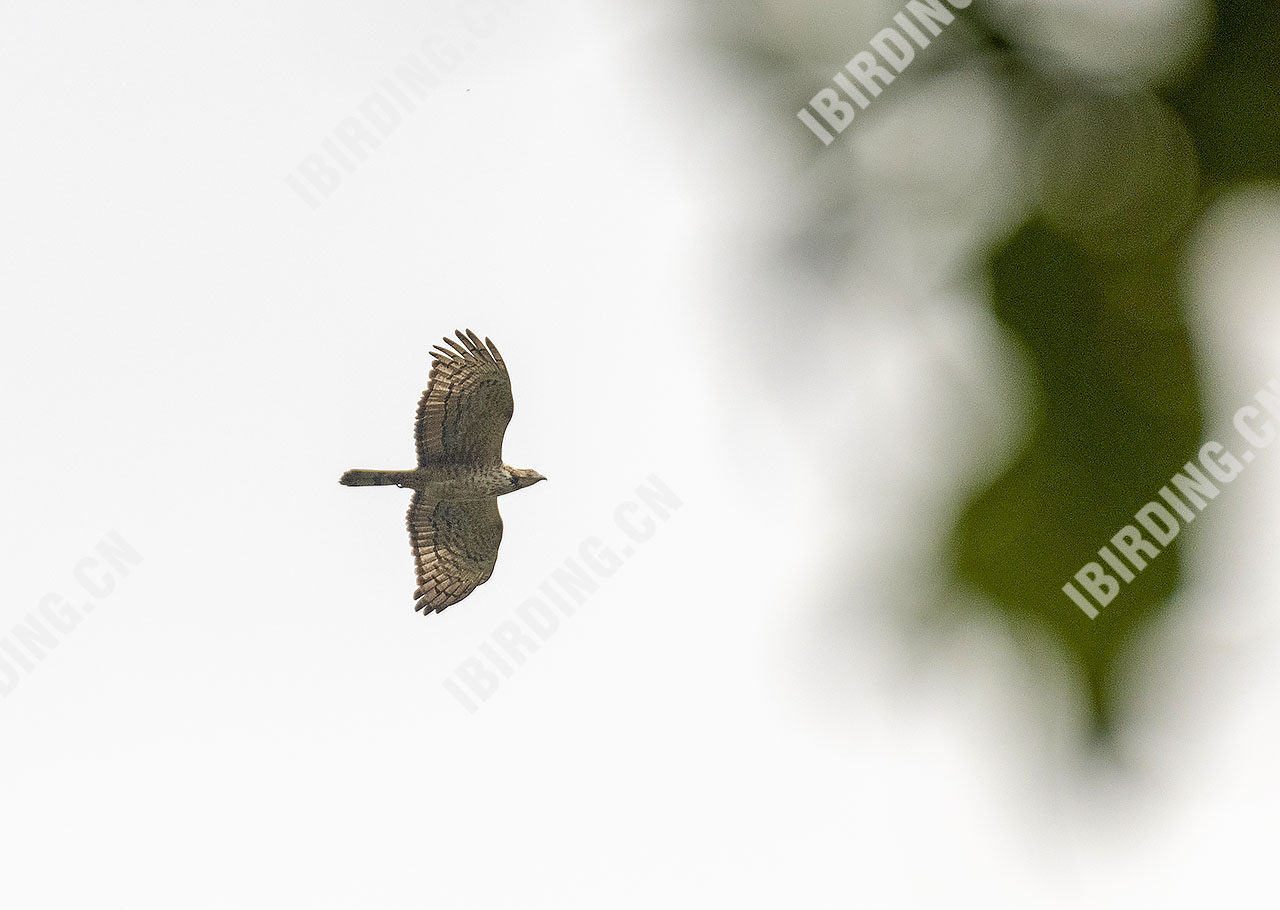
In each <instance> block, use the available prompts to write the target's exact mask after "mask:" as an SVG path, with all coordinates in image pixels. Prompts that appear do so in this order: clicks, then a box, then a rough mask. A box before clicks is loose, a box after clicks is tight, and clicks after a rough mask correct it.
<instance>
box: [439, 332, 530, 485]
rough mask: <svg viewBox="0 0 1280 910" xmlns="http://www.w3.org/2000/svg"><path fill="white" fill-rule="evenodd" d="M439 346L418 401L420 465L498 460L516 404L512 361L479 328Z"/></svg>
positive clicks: (481, 462) (447, 339)
mask: <svg viewBox="0 0 1280 910" xmlns="http://www.w3.org/2000/svg"><path fill="white" fill-rule="evenodd" d="M457 335H458V340H459V341H461V342H462V343H461V344H459V343H458V342H456V341H454V340H453V339H452V338H445V344H447V345H449V348H452V350H450V349H449V348H444V347H441V346H439V345H436V348H435V350H434V351H432V352H431V356H432V357H434V358H435V360H434V361H433V362H432V364H431V378H430V380H429V381H428V383H427V390H426V391H425V392H423V393H422V399H421V400H420V401H419V402H418V422H417V427H416V432H415V435H416V436H417V442H418V464H419V465H425V464H428V463H430V462H433V461H448V462H455V463H458V462H461V463H465V464H484V465H498V464H501V463H502V436H503V434H504V433H506V431H507V424H508V423H510V422H511V412H512V410H513V403H512V399H511V377H510V376H508V375H507V365H506V364H505V363H503V362H502V355H501V354H499V353H498V348H497V346H496V345H494V343H493V342H492V341H490V340H489V339H488V338H486V339H485V340H484V341H483V342H481V341H480V339H479V337H477V336H476V333H475V332H472V331H468V332H467V333H466V334H465V335H464V334H463V333H462V332H458V333H457Z"/></svg>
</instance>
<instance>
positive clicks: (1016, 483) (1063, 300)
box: [711, 0, 1280, 738]
mask: <svg viewBox="0 0 1280 910" xmlns="http://www.w3.org/2000/svg"><path fill="white" fill-rule="evenodd" d="M1020 10H1026V7H1025V6H1023V7H1020V6H1016V5H1015V6H1004V7H999V8H997V7H995V6H993V5H988V4H985V3H983V2H982V0H977V2H975V3H973V4H972V5H971V6H970V7H969V8H968V9H966V10H964V11H963V12H957V14H956V15H957V22H956V23H955V24H954V25H952V26H950V27H949V29H948V30H947V31H946V32H944V33H943V35H942V36H941V37H940V38H938V39H936V40H935V41H934V43H933V44H932V45H931V46H930V47H929V48H928V50H927V52H922V53H920V54H918V55H917V57H918V58H919V59H917V61H916V62H915V63H914V64H913V65H912V66H911V67H910V68H909V69H908V70H907V71H906V72H905V73H904V74H903V78H904V81H908V82H909V81H914V80H920V79H946V78H948V77H949V76H952V75H954V74H956V73H959V72H961V71H964V70H967V69H975V68H976V69H979V70H981V71H982V72H985V73H987V74H991V75H993V76H994V78H995V80H996V82H997V83H998V84H999V85H1000V89H1001V91H1002V92H1003V94H1004V97H1005V99H1006V101H1007V102H1008V104H1009V106H1010V107H1011V108H1012V109H1013V110H1014V111H1016V112H1017V114H1016V115H1017V117H1018V118H1020V119H1021V120H1022V121H1023V122H1022V124H1021V128H1022V130H1023V134H1024V135H1027V136H1039V137H1041V144H1040V147H1039V148H1038V150H1037V152H1038V156H1039V159H1040V160H1039V164H1040V167H1039V169H1038V172H1037V173H1038V177H1039V178H1040V179H1039V186H1037V187H1036V189H1037V190H1038V191H1039V192H1038V194H1037V198H1038V200H1039V205H1038V206H1037V208H1036V210H1035V211H1032V212H1031V213H1029V214H1028V215H1027V217H1026V220H1025V222H1024V223H1022V224H1020V225H1017V226H1016V227H1015V228H1014V229H1013V230H1012V231H1010V232H1009V235H1008V236H1007V237H1005V238H1004V239H1002V240H1001V241H1000V242H998V243H996V244H994V247H993V249H991V250H990V251H989V253H988V255H987V257H986V262H985V271H986V273H987V275H988V278H989V286H990V290H991V306H992V308H993V312H994V314H995V316H996V317H997V318H998V319H999V320H1000V321H1001V323H1002V324H1003V325H1005V326H1006V327H1007V329H1008V330H1009V332H1010V333H1011V334H1012V335H1013V336H1014V337H1015V338H1016V339H1017V340H1018V341H1019V342H1020V343H1021V345H1022V347H1023V349H1024V351H1025V353H1026V356H1027V358H1028V360H1029V365H1030V368H1031V373H1032V376H1033V377H1034V381H1035V383H1036V389H1035V400H1036V412H1035V416H1034V418H1033V423H1032V428H1031V431H1030V433H1029V434H1028V435H1027V437H1026V439H1025V441H1024V444H1023V448H1022V450H1021V451H1020V452H1019V453H1018V454H1017V455H1016V456H1015V457H1014V458H1013V460H1012V463H1011V465H1010V466H1009V467H1008V468H1007V470H1005V471H1004V473H1003V474H1002V475H1001V476H999V477H998V478H997V479H996V480H995V481H994V482H992V483H991V484H990V486H988V487H987V488H986V489H984V490H981V491H980V492H978V493H977V494H976V495H975V496H974V497H973V498H972V500H971V501H970V502H968V503H967V504H966V505H965V507H964V508H963V510H962V512H961V514H960V516H959V518H958V520H957V523H956V526H955V530H954V547H953V551H952V552H953V554H954V564H953V567H952V568H953V570H954V572H955V573H956V574H957V575H958V576H959V577H960V578H961V579H963V580H964V581H966V582H967V583H968V584H970V585H972V586H974V587H976V588H977V589H979V590H981V591H982V592H984V593H985V594H987V595H988V596H989V598H990V599H991V600H993V601H994V602H995V603H996V604H997V606H998V608H999V609H1000V610H1002V611H1003V612H1004V613H1005V614H1006V615H1007V617H1008V618H1009V620H1010V622H1011V623H1012V624H1013V625H1015V626H1019V625H1030V626H1032V627H1034V628H1035V629H1037V630H1039V631H1041V632H1047V633H1048V634H1049V636H1050V637H1051V639H1052V640H1053V641H1055V642H1057V643H1058V644H1059V645H1060V646H1061V648H1062V649H1063V652H1064V653H1065V654H1067V655H1068V656H1069V657H1070V659H1071V661H1072V663H1073V664H1074V665H1075V666H1076V667H1077V668H1078V670H1079V674H1080V679H1081V681H1082V683H1083V684H1084V686H1085V687H1086V688H1087V690H1088V692H1089V699H1090V704H1091V706H1092V729H1093V732H1094V733H1095V734H1096V735H1097V736H1098V737H1099V738H1106V737H1107V736H1109V735H1110V734H1112V733H1114V732H1115V730H1116V729H1117V724H1118V722H1119V719H1120V717H1121V716H1122V714H1123V711H1122V707H1123V703H1124V693H1123V692H1122V691H1120V688H1119V684H1118V681H1119V674H1118V672H1117V671H1118V669H1119V668H1120V666H1121V665H1122V663H1123V662H1124V660H1125V658H1126V656H1127V649H1128V648H1129V647H1130V646H1131V645H1132V644H1133V642H1134V641H1135V633H1136V632H1137V631H1138V630H1139V629H1140V628H1141V627H1142V626H1143V624H1145V623H1148V622H1150V621H1152V620H1155V619H1157V618H1158V617H1159V615H1160V613H1161V612H1162V610H1163V609H1164V608H1165V607H1166V605H1167V604H1168V602H1169V598H1170V595H1171V594H1172V593H1173V591H1174V590H1175V589H1176V588H1177V586H1178V584H1179V583H1180V581H1181V580H1182V574H1183V572H1182V569H1181V565H1180V560H1179V555H1178V545H1179V544H1180V543H1181V538H1179V539H1178V540H1176V541H1174V543H1173V545H1172V546H1171V547H1170V548H1169V549H1168V550H1166V551H1165V552H1164V553H1162V554H1161V555H1160V557H1159V558H1157V559H1156V560H1154V561H1153V562H1152V563H1151V564H1150V565H1149V566H1148V568H1147V569H1146V570H1145V571H1144V572H1142V573H1140V574H1139V575H1138V576H1137V579H1136V580H1135V581H1134V582H1133V583H1132V584H1128V585H1124V586H1122V589H1121V591H1120V594H1119V596H1117V597H1116V599H1115V600H1114V601H1112V602H1111V604H1110V605H1109V606H1107V607H1105V608H1104V609H1102V611H1101V613H1100V615H1099V616H1098V618H1097V619H1093V620H1091V619H1089V618H1088V617H1087V616H1086V615H1085V613H1084V612H1083V611H1081V610H1080V609H1079V608H1077V607H1076V606H1075V605H1074V604H1073V603H1072V601H1071V600H1070V599H1068V598H1067V597H1066V595H1064V594H1063V592H1062V586H1063V585H1064V584H1065V583H1066V582H1068V581H1070V580H1071V579H1072V577H1073V576H1074V574H1075V573H1076V572H1077V571H1078V570H1079V569H1080V568H1081V567H1082V566H1083V565H1084V564H1086V563H1087V562H1090V561H1094V560H1097V559H1098V556H1097V553H1098V549H1099V548H1100V547H1102V546H1103V545H1105V544H1107V543H1108V541H1109V540H1110V539H1111V537H1112V535H1114V534H1115V533H1116V532H1117V531H1119V530H1120V529H1121V528H1122V527H1124V526H1125V525H1126V524H1130V523H1131V522H1132V520H1133V515H1134V513H1135V512H1136V511H1137V510H1138V509H1140V508H1141V507H1142V506H1143V505H1145V504H1146V503H1147V502H1149V501H1151V500H1153V499H1154V498H1156V496H1157V493H1158V491H1159V489H1160V488H1161V487H1162V486H1164V485H1165V484H1166V483H1167V482H1168V480H1169V478H1170V477H1171V475H1172V474H1173V473H1174V472H1175V471H1177V470H1179V469H1180V468H1181V466H1182V465H1183V464H1185V463H1186V462H1187V461H1188V460H1190V459H1192V458H1193V457H1195V455H1196V452H1197V449H1198V447H1199V444H1200V442H1201V437H1202V432H1203V427H1204V423H1205V419H1204V415H1203V413H1202V408H1201V403H1200V392H1199V386H1198V382H1197V362H1196V361H1197V357H1196V352H1195V351H1194V350H1193V347H1192V340H1191V337H1190V334H1189V332H1188V329H1187V322H1186V309H1187V308H1186V299H1185V290H1184V285H1185V278H1186V276H1185V238H1186V237H1187V234H1188V232H1189V230H1190V229H1192V228H1193V227H1194V226H1195V224H1196V221H1197V219H1198V218H1199V216H1200V215H1201V214H1202V213H1203V212H1204V211H1205V209H1206V208H1207V207H1208V206H1209V205H1211V204H1212V203H1213V202H1214V200H1215V199H1216V198H1218V197H1219V196H1220V195H1221V194H1222V193H1224V192H1227V191H1230V190H1233V189H1235V188H1237V187H1239V186H1240V185H1242V184H1244V183H1247V182H1252V181H1260V180H1267V181H1271V180H1276V179H1277V178H1280V63H1278V61H1280V3H1278V2H1277V0H1219V2H1218V3H1217V4H1216V5H1215V6H1213V7H1212V10H1211V12H1210V19H1209V21H1210V26H1209V29H1208V32H1207V34H1206V35H1205V39H1204V43H1203V45H1202V46H1200V47H1198V48H1195V49H1192V50H1191V52H1190V54H1189V60H1190V63H1189V64H1188V65H1187V66H1185V67H1184V68H1183V69H1181V70H1180V71H1178V72H1177V74H1176V75H1174V76H1172V77H1168V79H1169V81H1168V82H1167V83H1166V84H1161V85H1148V86H1140V85H1135V84H1132V80H1130V84H1128V85H1127V87H1126V88H1125V89H1124V90H1123V91H1121V90H1117V89H1116V88H1114V84H1113V85H1103V84H1101V83H1100V82H1099V81H1098V80H1097V78H1096V77H1090V76H1088V75H1086V74H1084V73H1083V72H1076V71H1072V70H1071V69H1070V68H1069V67H1068V66H1066V65H1064V62H1063V61H1061V60H1048V59H1040V58H1038V56H1037V55H1041V56H1042V55H1043V53H1044V52H1043V51H1042V50H1037V49H1036V48H1034V47H1032V46H1030V45H1026V46H1023V45H1020V44H1019V35H1018V34H1016V33H1008V34H1006V33H1005V30H1004V29H1003V28H1002V22H1003V23H1008V22H1009V20H1008V18H1007V17H1008V16H1010V15H1017V14H1018V13H1019V11H1020ZM714 12H715V13H718V14H719V15H718V16H717V15H713V17H712V20H711V21H712V23H713V25H712V29H711V40H712V41H713V43H718V44H720V45H722V46H725V47H727V48H728V49H730V50H731V51H732V52H733V53H734V54H735V55H736V57H737V59H739V60H742V61H744V62H746V63H747V64H748V65H749V66H750V67H751V69H752V70H753V71H754V72H755V73H756V74H757V76H758V77H759V86H760V94H761V95H762V96H763V97H765V98H768V99H770V100H771V101H772V103H773V104H774V106H775V107H776V110H777V111H778V113H779V117H780V121H779V122H786V121H784V120H782V119H781V118H784V117H785V118H789V120H790V121H791V128H792V129H793V130H794V131H795V132H797V133H800V134H803V139H804V146H803V151H802V152H801V154H803V155H806V156H815V157H816V156H819V155H824V154H829V150H826V149H822V148H820V147H816V143H814V142H813V141H812V139H813V137H812V136H809V135H808V134H805V133H804V130H803V127H797V126H796V125H795V122H794V111H795V110H796V109H798V108H799V107H800V105H801V104H802V103H803V102H804V101H807V100H808V98H809V97H811V96H812V95H813V93H814V92H816V91H817V90H818V89H819V88H822V87H824V86H826V85H827V84H829V83H828V79H829V76H828V74H829V73H830V72H833V71H835V70H836V69H838V68H839V67H840V66H842V65H843V62H844V58H837V57H836V56H834V55H835V54H836V53H837V52H838V50H837V49H844V48H847V51H848V53H852V52H855V51H857V50H860V49H861V48H862V47H864V46H865V41H866V39H867V38H868V37H869V35H852V34H851V35H848V36H847V38H846V37H845V36H843V35H837V36H835V39H833V38H832V36H831V35H829V34H825V33H824V32H823V31H822V30H821V29H816V28H806V29H791V30H790V31H788V32H787V34H786V35H785V36H781V37H779V36H778V35H777V30H776V28H774V26H776V24H777V23H778V21H779V20H778V19H777V16H778V15H779V13H778V7H777V5H776V4H769V3H764V2H757V3H743V4H740V5H734V6H733V9H732V10H729V9H728V8H727V7H725V6H724V5H721V6H719V7H717V8H716V9H715V10H714ZM831 12H832V14H833V15H834V14H835V8H834V7H833V8H832V10H831ZM1002 16H1003V17H1006V18H1004V19H1003V20H1002V19H1001V17H1002ZM887 22H888V20H887V19H886V20H885V23H883V24H887ZM877 27H878V26H877ZM894 88H895V90H896V89H898V88H899V87H898V86H897V85H895V86H894ZM887 98H888V95H886V99H887ZM891 103H892V102H891V101H890V100H881V101H879V102H877V104H880V105H885V104H891ZM875 114H876V111H875V110H874V109H873V110H871V111H870V112H869V115H870V116H875ZM839 141H842V140H841V139H837V142H839ZM1028 170H1032V171H1035V170H1036V168H1034V167H1029V168H1028ZM830 173H831V171H830V170H829V169H827V170H825V171H824V174H826V175H827V176H828V178H829V175H830ZM1014 192H1015V188H1014V187H1013V186H1010V194H1011V195H1012V194H1013V193H1014ZM831 195H832V196H833V197H836V198H839V197H842V196H844V197H847V196H848V195H849V191H848V190H847V189H841V188H838V187H832V188H831ZM831 217H832V211H831V210H830V209H828V210H827V211H824V212H819V213H816V214H815V220H820V219H822V218H831ZM813 228H814V229H813V231H812V233H811V235H810V236H824V232H823V230H822V228H821V226H819V225H814V226H813ZM820 258H821V254H818V255H815V257H814V259H815V261H817V260H819V259H820Z"/></svg>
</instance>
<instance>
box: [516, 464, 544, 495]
mask: <svg viewBox="0 0 1280 910" xmlns="http://www.w3.org/2000/svg"><path fill="white" fill-rule="evenodd" d="M546 479H547V478H545V477H543V476H542V475H541V474H539V473H538V472H537V471H532V470H528V469H526V468H512V469H511V484H512V486H513V487H515V488H516V489H517V490H522V489H524V488H525V487H531V486H533V485H534V484H535V483H537V482H538V481H539V480H546Z"/></svg>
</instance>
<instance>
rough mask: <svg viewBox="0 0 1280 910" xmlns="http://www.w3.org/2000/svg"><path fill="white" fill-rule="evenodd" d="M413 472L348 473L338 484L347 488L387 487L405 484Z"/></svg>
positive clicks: (358, 471)
mask: <svg viewBox="0 0 1280 910" xmlns="http://www.w3.org/2000/svg"><path fill="white" fill-rule="evenodd" d="M412 473H413V472H412V471H361V470H355V471H348V472H347V473H345V474H343V475H342V479H341V480H339V481H338V483H340V484H342V485H343V486H345V487H387V486H394V485H395V484H398V483H405V482H407V481H408V479H409V475H410V474H412Z"/></svg>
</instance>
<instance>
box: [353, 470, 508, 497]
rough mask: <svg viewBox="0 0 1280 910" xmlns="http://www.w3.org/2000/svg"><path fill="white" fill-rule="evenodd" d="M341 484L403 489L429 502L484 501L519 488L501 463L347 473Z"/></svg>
mask: <svg viewBox="0 0 1280 910" xmlns="http://www.w3.org/2000/svg"><path fill="white" fill-rule="evenodd" d="M342 483H344V484H345V485H346V486H349V487H366V486H390V485H391V484H395V485H396V486H398V487H407V488H409V489H411V490H415V491H417V492H418V493H421V494H422V495H423V496H426V497H428V498H429V499H488V498H490V497H491V496H502V495H503V494H505V493H511V492H514V491H515V490H518V489H520V486H519V484H518V475H517V474H515V468H509V467H507V466H506V465H505V464H501V465H496V466H494V465H488V466H484V467H481V468H479V469H477V468H474V467H472V466H470V465H460V464H450V463H448V462H441V463H439V464H429V465H423V466H422V467H420V468H415V469H414V470H412V471H364V470H355V471H348V472H347V473H346V474H343V475H342Z"/></svg>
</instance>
